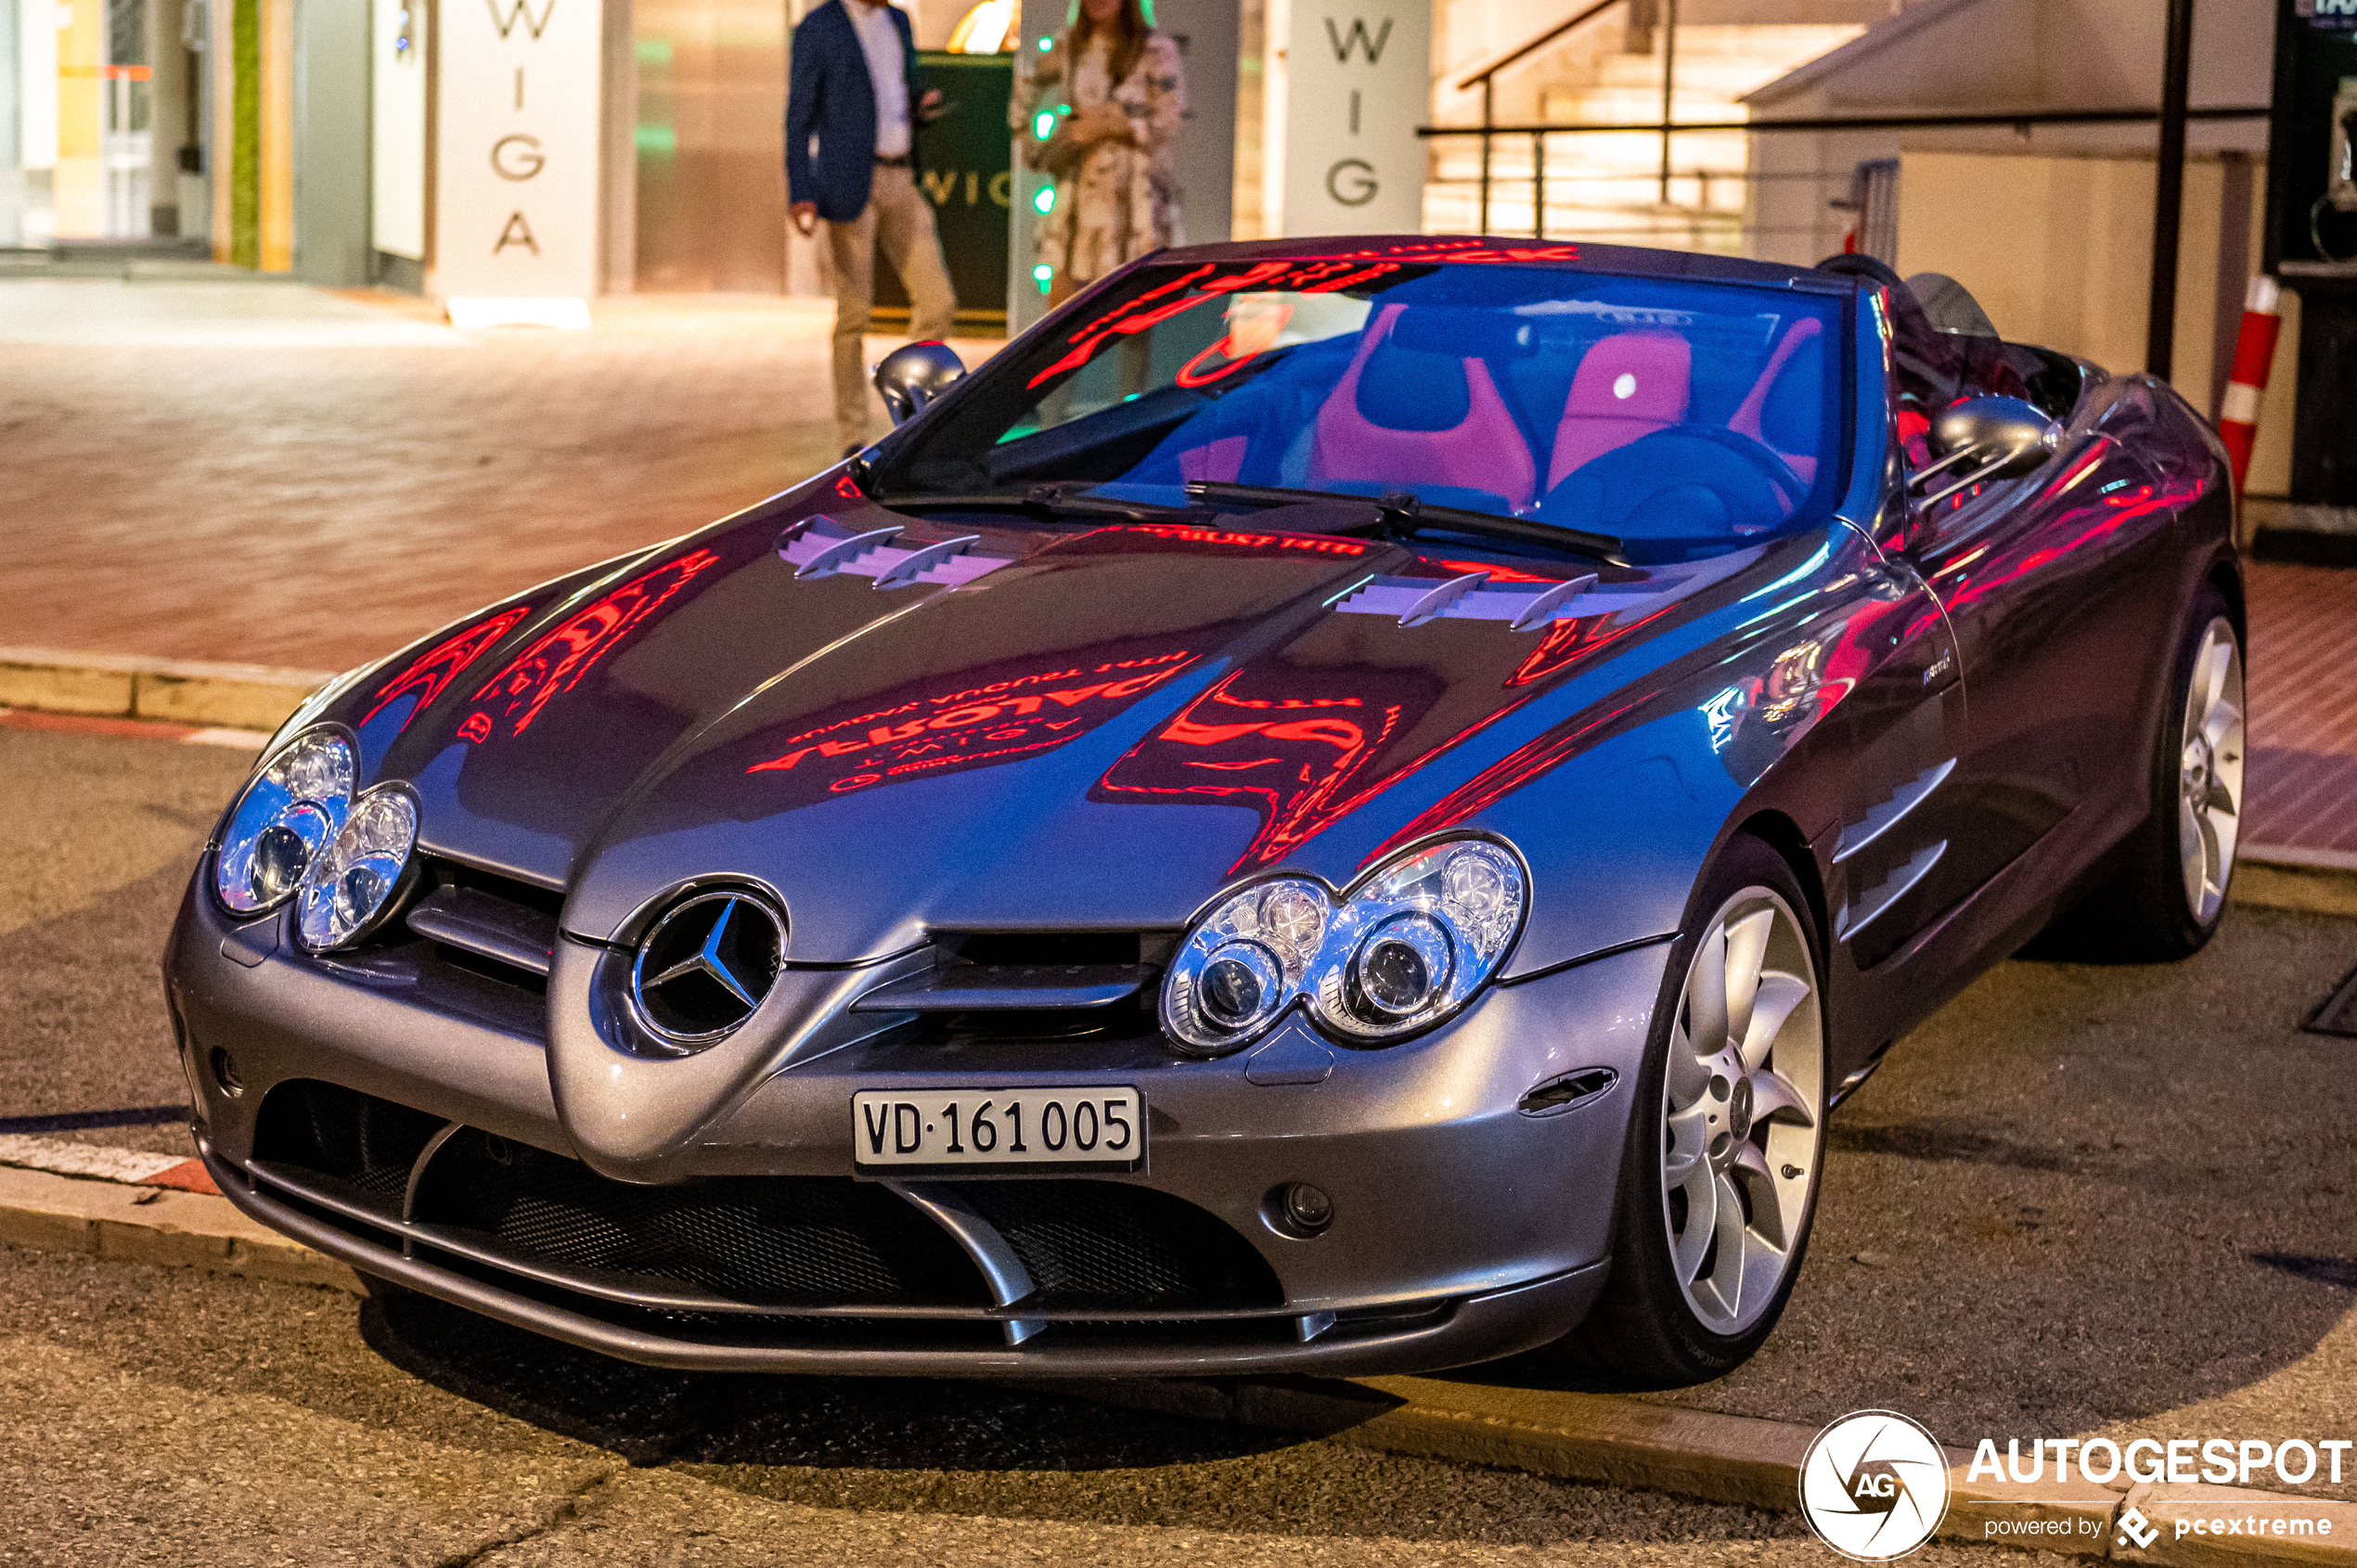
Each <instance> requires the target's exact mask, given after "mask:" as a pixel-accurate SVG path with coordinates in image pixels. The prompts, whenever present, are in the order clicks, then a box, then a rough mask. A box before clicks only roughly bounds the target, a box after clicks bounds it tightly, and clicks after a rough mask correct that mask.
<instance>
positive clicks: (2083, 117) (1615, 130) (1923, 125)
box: [1416, 0, 2273, 239]
mask: <svg viewBox="0 0 2357 1568" xmlns="http://www.w3.org/2000/svg"><path fill="white" fill-rule="evenodd" d="M1619 3H1620V0H1604V4H1606V5H1617V4H1619ZM1602 8H1603V7H1602V6H1591V7H1590V9H1589V10H1588V11H1586V12H1582V13H1581V15H1582V17H1586V16H1590V15H1592V14H1594V12H1595V11H1597V10H1600V9H1602ZM1508 63H1511V61H1510V60H1501V61H1500V62H1499V64H1500V65H1501V66H1502V65H1505V64H1508ZM1493 69H1494V68H1493ZM2272 112H2273V111H2272V110H2270V109H2268V108H2267V106H2266V105H2264V104H2242V105H2218V106H2213V107H2210V108H2208V109H2187V110H2186V111H2185V117H2186V118H2187V119H2188V120H2264V119H2267V118H2268V117H2269V115H2270V114H2271V113H2272ZM2160 118H2161V111H2160V110H2159V109H2029V110H2021V111H2016V112H2003V111H2000V112H1997V113H1990V114H1835V115H1822V116H1810V117H1807V118H1795V119H1775V120H1692V121H1685V122H1674V121H1672V120H1670V119H1669V117H1668V115H1667V114H1665V115H1664V116H1663V117H1662V118H1661V119H1660V120H1659V121H1642V122H1621V123H1618V124H1612V125H1594V124H1587V125H1583V124H1578V123H1568V124H1560V125H1558V124H1553V123H1548V122H1541V123H1539V124H1535V125H1500V124H1497V123H1495V122H1492V121H1491V120H1490V118H1489V96H1488V90H1487V84H1486V83H1485V86H1484V92H1483V95H1482V122H1481V123H1480V124H1478V125H1419V126H1417V127H1416V135H1419V136H1479V137H1480V138H1481V176H1480V186H1481V213H1480V219H1479V222H1478V224H1477V225H1476V226H1477V227H1478V228H1479V230H1480V232H1482V233H1484V234H1487V233H1488V232H1489V185H1490V179H1489V149H1490V144H1491V142H1492V141H1493V140H1494V139H1495V138H1496V137H1499V136H1528V137H1529V138H1530V153H1531V180H1530V186H1531V192H1530V193H1531V220H1532V221H1531V234H1532V235H1533V236H1534V237H1535V238H1539V239H1544V238H1547V138H1548V137H1549V136H1579V135H1629V134H1631V133H1633V132H1644V133H1647V134H1657V135H1660V137H1661V139H1662V146H1663V148H1665V149H1667V148H1668V145H1669V138H1670V137H1671V136H1673V135H1678V134H1680V133H1681V132H1687V131H1745V132H1751V131H1760V132H1771V131H1923V130H1972V129H1988V128H1990V127H1996V126H2009V127H2011V128H2013V129H2015V130H2016V131H2019V132H2021V133H2023V134H2024V135H2027V134H2028V133H2029V128H2030V127H2031V126H2032V125H2133V124H2144V123H2150V122H2154V121H2157V120H2159V119H2160ZM1669 179H1670V170H1669V164H1668V154H1667V151H1666V150H1665V152H1664V156H1663V162H1662V174H1661V182H1662V190H1663V193H1664V194H1663V199H1664V202H1665V203H1667V200H1668V188H1669Z"/></svg>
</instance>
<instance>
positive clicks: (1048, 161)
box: [1015, 0, 1187, 302]
mask: <svg viewBox="0 0 2357 1568" xmlns="http://www.w3.org/2000/svg"><path fill="white" fill-rule="evenodd" d="M1024 58H1025V59H1026V60H1027V61H1028V62H1030V70H1029V71H1028V72H1027V73H1026V80H1025V81H1024V84H1023V87H1024V90H1023V91H1021V92H1018V93H1017V94H1016V96H1015V103H1016V108H1017V115H1016V118H1015V125H1016V128H1017V129H1018V131H1019V132H1021V141H1022V144H1023V146H1024V157H1025V161H1027V162H1028V163H1030V164H1031V166H1032V167H1033V168H1035V169H1044V170H1046V171H1048V172H1049V173H1050V174H1052V175H1053V176H1054V177H1055V182H1056V204H1055V207H1054V208H1053V209H1052V210H1051V211H1050V212H1049V213H1048V214H1047V216H1046V217H1044V218H1043V219H1041V221H1040V224H1039V251H1038V259H1039V260H1040V261H1041V262H1043V263H1046V264H1047V265H1048V266H1050V267H1051V268H1053V269H1054V270H1053V272H1052V274H1051V275H1050V276H1051V278H1052V282H1051V284H1050V292H1049V299H1050V302H1063V300H1065V299H1067V298H1069V297H1070V296H1071V295H1072V294H1074V293H1075V292H1076V291H1077V290H1079V289H1082V288H1084V287H1086V286H1087V285H1088V284H1090V283H1093V282H1095V281H1096V280H1097V279H1098V278H1100V277H1102V276H1105V275H1106V274H1107V273H1109V272H1111V271H1113V270H1114V268H1115V267H1118V266H1120V265H1121V264H1122V263H1125V262H1127V261H1131V260H1134V259H1135V258H1137V257H1139V256H1142V255H1144V254H1145V253H1146V252H1147V251H1153V250H1156V249H1158V248H1160V247H1162V246H1165V245H1173V244H1178V243H1180V242H1181V240H1180V236H1179V235H1178V233H1177V232H1176V229H1177V226H1178V189H1177V181H1176V174H1175V166H1176V157H1177V152H1178V133H1179V131H1180V129H1181V128H1182V127H1183V126H1184V124H1185V122H1186V114H1187V79H1186V75H1185V71H1184V68H1183V67H1182V66H1181V65H1180V64H1179V60H1178V45H1177V44H1175V43H1174V42H1172V41H1171V39H1170V37H1169V36H1168V35H1167V34H1166V33H1163V32H1157V31H1155V30H1154V29H1153V27H1152V26H1151V25H1150V24H1149V23H1148V22H1147V20H1146V16H1145V11H1144V6H1143V5H1142V4H1141V0H1075V5H1074V6H1073V10H1072V19H1071V23H1070V25H1069V27H1068V28H1067V29H1066V31H1065V32H1064V36H1063V43H1062V45H1059V46H1058V47H1057V48H1056V49H1055V50H1054V51H1052V52H1051V53H1049V54H1044V55H1033V54H1030V53H1028V52H1026V53H1025V55H1024ZM1043 110H1045V111H1049V112H1051V113H1053V114H1055V115H1056V117H1057V118H1056V119H1055V121H1054V126H1055V129H1054V134H1053V135H1050V137H1048V138H1047V139H1046V140H1044V141H1043V140H1041V139H1040V138H1039V137H1038V136H1037V135H1036V131H1035V126H1036V124H1037V115H1038V114H1039V113H1040V112H1041V111H1043Z"/></svg>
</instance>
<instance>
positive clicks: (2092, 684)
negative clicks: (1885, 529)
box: [1904, 382, 2175, 934]
mask: <svg viewBox="0 0 2357 1568" xmlns="http://www.w3.org/2000/svg"><path fill="white" fill-rule="evenodd" d="M2151 397H2152V393H2151V392H2150V390H2149V389H2147V388H2144V386H2143V385H2142V384H2141V383H2140V382H2130V383H2118V382H2114V383H2108V384H2107V385H2106V386H2103V387H2099V388H2097V389H2095V390H2094V391H2093V392H2090V393H2089V394H2088V395H2087V396H2086V397H2084V398H2082V400H2081V406H2080V411H2079V415H2078V417H2077V418H2074V419H2073V421H2072V422H2071V424H2070V426H2069V427H2068V429H2067V431H2066V432H2065V434H2064V439H2063V440H2062V443H2061V445H2060V449H2059V450H2058V452H2057V453H2056V455H2055V456H2054V457H2053V458H2052V459H2050V460H2049V461H2048V462H2047V463H2046V464H2045V465H2044V466H2043V467H2042V468H2041V469H2038V470H2036V471H2035V472H2032V473H2030V474H2029V475H2027V476H2024V477H2023V478H2020V479H2016V480H2010V481H2004V482H1998V483H1993V484H1988V485H1982V486H1975V487H1972V488H1969V489H1967V490H1965V491H1964V492H1962V493H1960V494H1959V495H1955V496H1953V497H1951V498H1950V499H1948V500H1945V501H1942V502H1940V503H1938V504H1937V505H1935V506H1933V507H1931V508H1927V509H1921V510H1918V511H1917V512H1916V513H1915V515H1914V516H1913V518H1912V520H1911V526H1910V529H1909V533H1908V538H1907V542H1906V546H1905V549H1904V554H1905V555H1906V557H1907V559H1909V560H1910V561H1911V562H1912V563H1913V566H1914V567H1915V569H1916V570H1917V571H1918V572H1920V573H1921V575H1922V577H1923V579H1924V581H1925V582H1926V584H1927V585H1929V586H1930V588H1931V591H1932V592H1933V593H1934V594H1935V595H1936V596H1937V597H1938V600H1939V602H1940V605H1941V607H1942V609H1943V610H1945V611H1946V614H1947V617H1948V620H1949V623H1950V624H1951V627H1952V628H1953V630H1954V634H1955V636H1956V641H1957V648H1958V652H1959V656H1960V658H1961V660H1962V662H1963V667H1964V679H1965V681H1966V683H1967V685H1968V686H1969V687H1970V688H1971V691H1972V704H1971V713H1970V718H1969V721H1968V734H1967V739H1966V742H1965V747H1964V755H1963V757H1962V759H1961V762H1960V764H1959V767H1958V777H1957V778H1956V779H1955V787H1954V790H1953V793H1954V798H1955V800H1956V801H1957V803H1958V805H1959V808H1960V810H1961V812H1962V814H1963V816H1964V829H1965V830H1964V832H1963V833H1962V834H1961V835H1960V837H1959V840H1958V841H1957V842H1955V843H1954V844H1953V845H1952V846H1951V863H1950V865H1949V866H1948V868H1946V870H1945V872H1944V873H1943V874H1942V880H1943V881H1944V882H1946V883H1948V884H1949V886H1948V890H1947V891H1949V892H1950V893H1951V894H1952V895H1954V896H1957V897H1962V896H1964V895H1966V894H1969V893H1972V892H1974V891H1976V890H1977V889H1979V888H1980V887H1982V886H1984V885H1985V884H1987V883H1989V882H1990V881H1991V880H1993V879H1995V878H1998V877H1999V876H2001V875H2006V874H2007V873H2008V871H2009V868H2014V869H2012V870H2011V874H2010V875H2009V876H2008V884H2009V885H2008V891H2007V893H2006V896H2005V898H2004V900H2003V903H2004V905H2005V907H2006V909H2007V910H2008V911H2017V910H2021V909H2024V908H2027V907H2028V906H2032V905H2034V904H2035V903H2036V902H2037V901H2038V900H2039V899H2041V898H2042V897H2044V896H2047V895H2049V894H2051V893H2053V892H2054V891H2055V890H2057V889H2059V888H2060V887H2061V886H2062V885H2063V883H2064V882H2066V881H2067V880H2068V879H2069V878H2070V877H2072V876H2073V875H2075V874H2076V873H2077V872H2078V871H2079V870H2080V869H2081V868H2083V867H2084V866H2085V865H2086V864H2087V863H2088V862H2089V861H2091V860H2092V859H2093V856H2094V855H2096V854H2098V853H2100V852H2101V850H2102V849H2103V848H2104V847H2105V846H2106V844H2108V843H2109V842H2111V841H2112V839H2114V838H2116V837H2117V836H2118V834H2119V832H2120V831H2122V830H2124V829H2125V825H2126V822H2127V821H2132V819H2133V815H2134V813H2136V812H2138V811H2141V809H2142V802H2143V799H2144V788H2143V780H2144V778H2145V770H2146V769H2147V768H2148V766H2149V761H2150V753H2151V727H2150V726H2151V718H2150V715H2151V713H2152V712H2153V703H2154V701H2155V700H2156V698H2155V695H2154V694H2155V692H2156V691H2157V688H2158V686H2159V685H2160V684H2163V683H2165V681H2166V678H2167V676H2166V673H2165V671H2164V670H2163V669H2162V665H2163V664H2164V663H2165V662H2166V649H2163V648H2162V647H2160V646H2158V645H2157V636H2158V634H2157V631H2156V628H2157V627H2162V626H2166V625H2169V624H2173V618H2172V617H2170V616H2168V615H2165V614H2156V613H2154V610H2153V606H2154V604H2155V602H2156V598H2155V596H2157V595H2158V596H2165V595H2168V594H2170V593H2172V592H2174V591H2175V589H2174V587H2173V586H2172V581H2173V577H2172V573H2171V572H2170V571H2169V560H2170V556H2169V552H2168V551H2167V549H2166V548H2165V544H2166V540H2167V536H2168V533H2169V530H2170V524H2171V522H2172V521H2173V516H2172V512H2171V509H2170V496H2169V495H2167V493H2166V492H2165V491H2164V490H2163V489H2162V487H2161V486H2160V485H2159V484H2158V483H2157V481H2156V477H2155V475H2154V474H2153V472H2152V471H2151V470H2150V469H2148V468H2146V467H2145V465H2144V463H2143V462H2141V461H2140V460H2139V458H2138V457H2137V456H2136V454H2135V452H2134V450H2133V448H2132V439H2133V434H2134V429H2135V427H2136V426H2137V424H2138V422H2139V420H2140V419H2141V418H2144V416H2145V415H2147V414H2148V412H2149V404H2150V401H2151ZM2091 402H2092V403H2093V406H2090V404H2091ZM2139 405H2144V406H2143V408H2142V409H2141V410H2140V407H2139ZM1934 488H1935V489H1936V486H1935V487H1934ZM2082 807H2085V808H2087V809H2085V810H2083V811H2082V809H2081V808H2082ZM2041 844H2042V845H2043V847H2042V848H2041V850H2040V853H2039V854H2038V855H2035V856H2029V858H2028V860H2027V861H2025V856H2026V855H2028V852H2029V850H2030V848H2031V847H2032V846H2033V845H2041ZM2003 924H2004V922H2003V920H1993V921H1992V922H1991V930H1992V932H1993V931H1994V930H1996V929H1998V928H2001V927H2003ZM2025 934H2026V933H2025Z"/></svg>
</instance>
